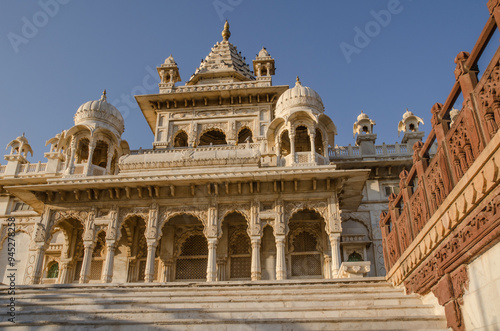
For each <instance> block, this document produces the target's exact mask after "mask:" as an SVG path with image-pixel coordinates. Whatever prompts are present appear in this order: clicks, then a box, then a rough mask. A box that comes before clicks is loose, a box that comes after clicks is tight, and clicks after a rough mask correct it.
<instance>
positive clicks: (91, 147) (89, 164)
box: [87, 139, 96, 176]
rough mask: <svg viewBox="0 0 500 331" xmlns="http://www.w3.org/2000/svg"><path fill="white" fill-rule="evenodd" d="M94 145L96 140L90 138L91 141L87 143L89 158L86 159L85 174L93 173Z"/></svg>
mask: <svg viewBox="0 0 500 331" xmlns="http://www.w3.org/2000/svg"><path fill="white" fill-rule="evenodd" d="M95 145H96V142H95V140H93V139H92V141H91V142H90V144H89V158H88V160H87V176H90V175H93V174H92V158H93V157H94V150H95Z"/></svg>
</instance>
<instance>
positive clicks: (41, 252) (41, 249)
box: [32, 243, 47, 284]
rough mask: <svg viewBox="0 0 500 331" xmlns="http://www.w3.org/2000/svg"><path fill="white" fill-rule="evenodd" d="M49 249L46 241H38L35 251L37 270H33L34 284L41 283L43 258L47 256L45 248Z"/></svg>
mask: <svg viewBox="0 0 500 331" xmlns="http://www.w3.org/2000/svg"><path fill="white" fill-rule="evenodd" d="M46 249H47V245H45V243H37V248H36V252H35V262H34V263H33V264H34V265H35V270H34V272H33V280H32V284H39V283H40V279H41V278H42V267H43V258H44V257H45V250H46Z"/></svg>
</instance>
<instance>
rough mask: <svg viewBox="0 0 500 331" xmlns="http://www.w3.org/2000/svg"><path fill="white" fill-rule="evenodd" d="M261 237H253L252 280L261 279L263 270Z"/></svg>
mask: <svg viewBox="0 0 500 331" xmlns="http://www.w3.org/2000/svg"><path fill="white" fill-rule="evenodd" d="M260 241H261V240H260V236H259V237H252V268H251V270H252V280H260V279H261V275H262V272H261V268H260Z"/></svg>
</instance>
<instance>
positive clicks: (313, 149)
mask: <svg viewBox="0 0 500 331" xmlns="http://www.w3.org/2000/svg"><path fill="white" fill-rule="evenodd" d="M315 137H316V135H315V134H314V133H311V134H309V140H310V142H311V161H310V162H311V163H316V145H315V143H314V139H315Z"/></svg>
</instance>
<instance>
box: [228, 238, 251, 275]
mask: <svg viewBox="0 0 500 331" xmlns="http://www.w3.org/2000/svg"><path fill="white" fill-rule="evenodd" d="M229 257H230V265H231V278H250V276H251V268H252V248H251V244H250V238H248V235H247V234H246V233H237V234H235V235H233V238H231V241H230V246H229Z"/></svg>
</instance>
